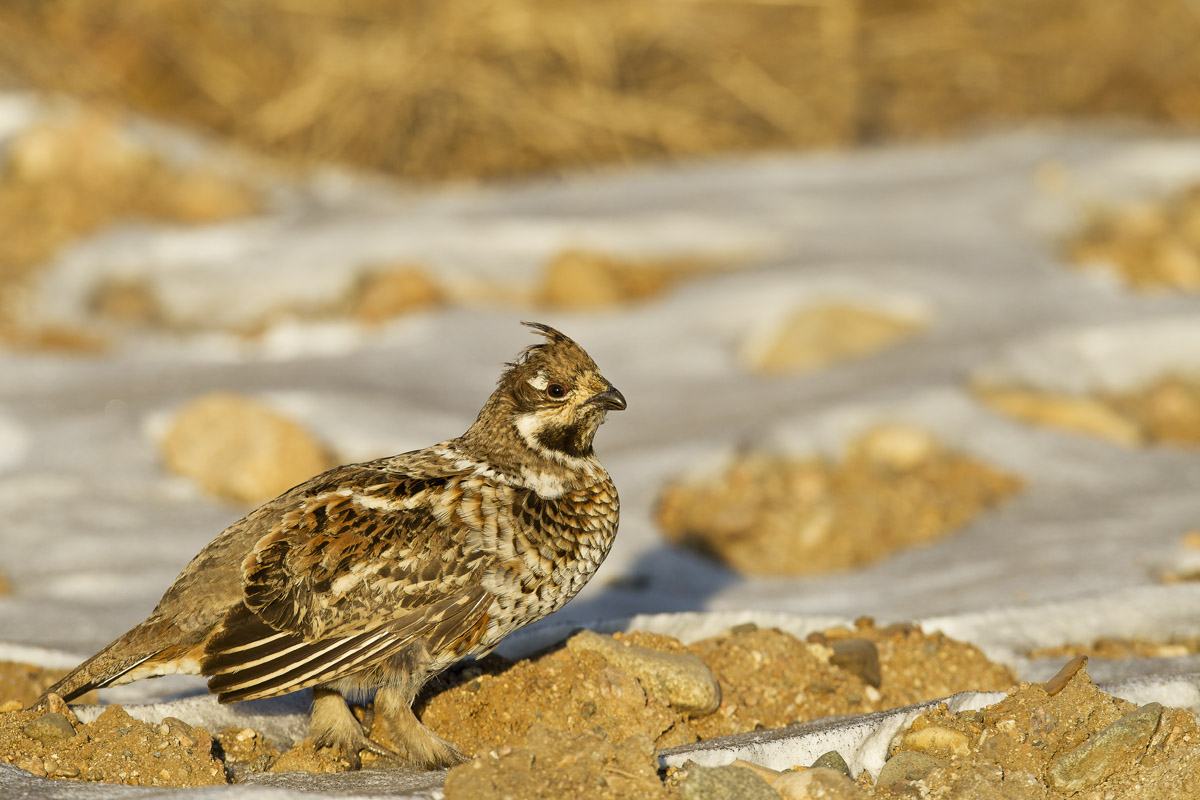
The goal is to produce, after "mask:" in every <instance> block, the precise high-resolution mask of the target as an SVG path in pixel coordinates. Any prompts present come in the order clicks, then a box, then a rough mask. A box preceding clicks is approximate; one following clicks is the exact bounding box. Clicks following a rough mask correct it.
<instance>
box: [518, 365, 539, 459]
mask: <svg viewBox="0 0 1200 800" xmlns="http://www.w3.org/2000/svg"><path fill="white" fill-rule="evenodd" d="M530 383H533V381H530ZM513 422H514V423H515V424H516V426H517V433H519V434H521V438H522V439H524V440H525V444H527V445H529V447H530V449H532V450H534V451H535V452H538V453H540V452H542V451H543V450H545V449H546V448H544V447H542V443H541V442H539V441H538V440H537V433H538V431H540V430H541V429H542V421H541V420H539V419H538V416H537V414H532V413H530V414H522V415H521V416H519V417H517V418H516V419H515V420H513Z"/></svg>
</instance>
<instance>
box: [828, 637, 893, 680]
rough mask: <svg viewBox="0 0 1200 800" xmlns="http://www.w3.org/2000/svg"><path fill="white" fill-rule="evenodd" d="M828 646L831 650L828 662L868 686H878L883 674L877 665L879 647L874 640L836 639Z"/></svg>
mask: <svg viewBox="0 0 1200 800" xmlns="http://www.w3.org/2000/svg"><path fill="white" fill-rule="evenodd" d="M829 648H830V649H831V650H833V655H831V656H830V657H829V663H830V664H832V665H833V666H835V667H837V668H838V669H843V670H845V671H846V672H849V673H850V674H852V675H857V676H858V677H859V678H861V679H862V682H863V683H865V684H867V685H868V686H874V687H875V688H876V689H878V688H879V685H880V684H881V683H882V682H883V675H882V672H881V670H880V667H879V648H878V647H876V646H875V643H874V642H872V641H871V640H870V639H862V638H854V639H838V640H837V641H834V642H831V643H830V644H829Z"/></svg>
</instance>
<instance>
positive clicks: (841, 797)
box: [771, 767, 867, 800]
mask: <svg viewBox="0 0 1200 800" xmlns="http://www.w3.org/2000/svg"><path fill="white" fill-rule="evenodd" d="M771 788H772V789H774V790H775V792H776V793H777V794H778V795H779V796H780V797H781V798H782V799H783V800H865V799H866V797H867V793H866V792H865V791H864V790H863V789H861V788H859V787H858V786H856V785H855V784H854V782H853V781H851V780H850V779H849V778H848V777H846V776H845V775H843V774H842V773H840V772H838V771H837V770H836V769H829V768H826V767H817V768H814V769H804V770H793V771H788V772H781V773H779V777H778V778H776V779H775V782H774V783H772V784H771Z"/></svg>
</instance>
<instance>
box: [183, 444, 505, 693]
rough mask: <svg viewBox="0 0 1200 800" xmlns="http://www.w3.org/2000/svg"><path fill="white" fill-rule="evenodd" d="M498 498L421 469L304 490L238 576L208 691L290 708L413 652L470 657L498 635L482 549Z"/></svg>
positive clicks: (346, 478) (330, 480) (334, 475)
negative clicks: (292, 695) (289, 699)
mask: <svg viewBox="0 0 1200 800" xmlns="http://www.w3.org/2000/svg"><path fill="white" fill-rule="evenodd" d="M490 491H491V489H490V488H489V487H487V486H485V485H482V483H481V482H480V481H478V480H475V481H472V480H471V479H470V478H469V476H463V475H459V474H454V473H452V472H449V471H448V470H446V469H445V468H440V469H433V468H430V467H428V466H425V465H422V464H420V463H418V464H415V465H409V468H408V469H406V470H405V472H397V471H396V470H395V469H381V468H378V467H376V466H374V465H358V466H351V467H343V468H340V469H338V470H334V471H333V472H331V473H326V474H325V475H324V476H320V477H319V478H317V479H314V480H313V481H311V482H310V483H309V484H307V485H305V486H303V487H299V488H298V490H296V491H294V492H293V493H291V494H292V497H293V500H292V502H291V503H290V504H289V506H288V507H287V509H286V510H285V511H284V513H281V514H280V516H279V519H278V522H277V523H276V524H275V525H274V526H273V528H272V529H271V531H270V532H269V533H267V534H266V535H265V536H263V537H262V538H261V539H259V541H258V542H257V543H256V544H255V546H254V548H253V549H252V550H251V552H250V554H249V555H248V556H247V557H246V559H245V561H244V562H243V564H242V574H243V593H244V601H243V603H242V604H240V605H239V606H237V607H236V608H235V609H234V610H233V611H232V612H230V614H229V615H228V616H227V617H226V618H225V620H224V622H223V623H222V626H221V628H220V629H219V630H218V631H217V632H216V634H215V635H214V636H212V637H211V638H210V639H209V640H208V642H207V643H206V646H205V655H204V658H203V661H202V664H201V668H202V671H203V673H204V674H205V675H207V676H209V677H210V680H209V688H210V689H211V690H212V691H214V692H216V693H217V694H218V697H219V699H220V700H221V701H222V702H232V701H234V700H249V699H253V698H257V697H269V696H273V695H277V694H284V693H287V692H291V691H295V690H297V689H302V688H304V687H306V686H312V685H315V684H318V683H324V682H326V681H331V680H336V679H337V678H340V677H343V676H346V675H349V674H352V673H354V672H357V671H359V670H362V669H364V668H366V667H367V666H369V665H371V664H374V663H377V662H379V661H381V660H382V659H384V658H387V657H388V656H390V655H392V654H393V653H395V652H397V651H399V650H401V649H402V648H404V647H406V646H408V645H409V644H411V643H413V642H414V641H415V640H417V639H423V640H424V641H425V644H426V647H427V648H428V651H429V652H430V653H437V652H441V651H445V650H449V651H451V652H454V653H465V652H466V651H468V650H469V649H470V647H471V646H472V645H474V644H475V643H476V642H477V641H478V640H479V639H480V637H482V636H483V634H484V632H485V631H486V630H487V627H488V623H489V621H490V620H489V617H488V614H487V610H488V608H489V606H490V605H491V602H492V599H493V598H492V596H491V595H490V594H489V593H488V592H487V591H486V590H485V589H484V588H483V587H482V585H481V583H480V581H481V574H482V572H483V569H484V567H485V566H486V564H487V563H488V561H489V559H490V558H492V556H491V555H490V554H489V553H487V552H485V551H484V549H483V548H481V547H480V546H479V545H480V542H481V530H482V528H483V527H486V526H487V525H488V518H489V517H494V508H495V506H496V499H495V497H491V498H490V500H489V499H488V497H486V495H488V494H489V492H490ZM485 507H486V509H485ZM493 524H494V522H493Z"/></svg>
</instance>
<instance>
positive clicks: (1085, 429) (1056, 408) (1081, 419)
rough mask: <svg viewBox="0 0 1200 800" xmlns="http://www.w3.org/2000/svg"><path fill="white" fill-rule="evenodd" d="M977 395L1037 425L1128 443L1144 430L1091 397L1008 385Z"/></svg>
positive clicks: (1138, 439)
mask: <svg viewBox="0 0 1200 800" xmlns="http://www.w3.org/2000/svg"><path fill="white" fill-rule="evenodd" d="M976 394H977V396H978V397H979V398H980V399H981V400H983V401H984V402H985V403H987V404H988V405H989V406H991V407H992V408H994V409H996V410H997V411H1000V412H1003V413H1005V414H1008V415H1009V416H1012V417H1016V418H1017V419H1020V420H1024V421H1025V422H1032V423H1034V424H1035V425H1049V426H1051V427H1055V428H1062V429H1064V430H1069V431H1074V432H1076V433H1085V434H1090V435H1092V436H1098V437H1100V438H1102V439H1108V440H1109V441H1112V442H1116V443H1118V444H1123V445H1129V446H1133V445H1137V444H1140V443H1141V442H1142V438H1143V437H1142V431H1141V429H1140V428H1139V427H1138V426H1137V425H1136V424H1134V423H1133V422H1131V421H1129V420H1128V419H1126V418H1125V417H1123V416H1121V415H1120V414H1118V413H1117V412H1116V411H1114V410H1113V409H1111V408H1109V407H1108V406H1107V405H1105V404H1104V403H1102V402H1100V401H1099V400H1095V399H1093V398H1090V397H1071V396H1067V395H1053V394H1045V393H1042V392H1035V391H1030V390H1028V389H1005V388H979V389H977V390H976Z"/></svg>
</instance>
